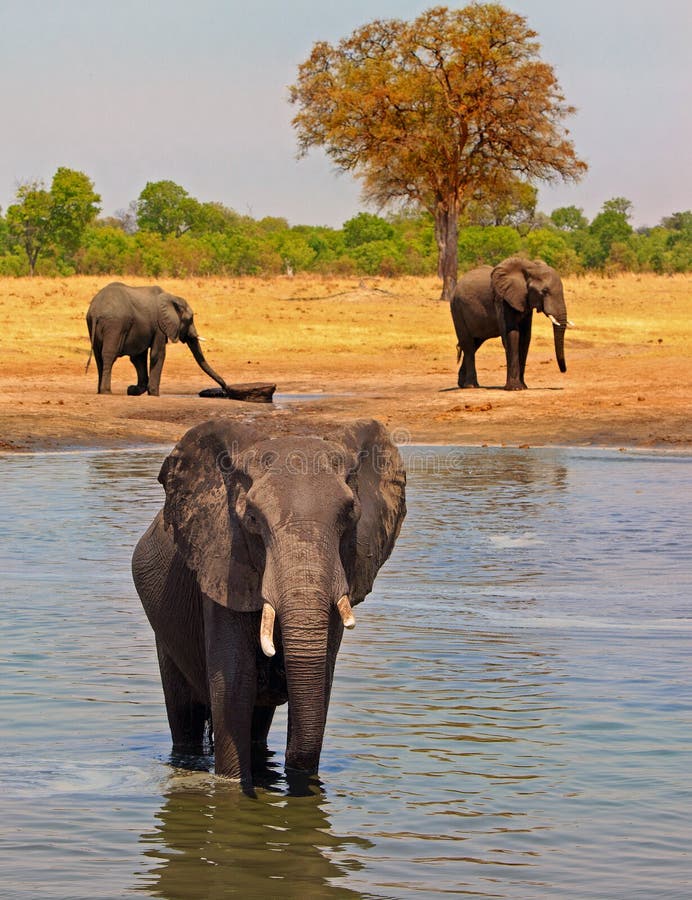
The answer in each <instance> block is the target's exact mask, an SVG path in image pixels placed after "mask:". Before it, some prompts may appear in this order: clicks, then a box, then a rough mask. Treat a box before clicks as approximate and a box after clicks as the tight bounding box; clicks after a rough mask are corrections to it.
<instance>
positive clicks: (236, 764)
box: [132, 420, 406, 788]
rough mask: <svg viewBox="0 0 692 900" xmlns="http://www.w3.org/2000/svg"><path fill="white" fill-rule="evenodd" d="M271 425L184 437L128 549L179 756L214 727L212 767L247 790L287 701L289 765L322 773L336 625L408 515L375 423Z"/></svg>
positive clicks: (349, 623) (209, 426) (395, 464)
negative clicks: (157, 503)
mask: <svg viewBox="0 0 692 900" xmlns="http://www.w3.org/2000/svg"><path fill="white" fill-rule="evenodd" d="M274 427H276V426H273V425H272V424H271V423H269V424H264V425H261V426H249V425H241V424H239V423H237V422H235V421H231V420H214V421H211V422H206V423H204V424H202V425H199V426H197V427H195V428H192V429H191V430H190V431H188V432H187V434H186V435H185V436H184V437H183V438H182V439H181V440H180V442H179V443H178V444H177V446H176V447H175V448H174V450H173V451H172V452H171V454H170V455H169V456H168V458H167V459H166V460H165V462H164V463H163V466H162V468H161V473H160V475H159V481H160V482H161V483H162V485H163V486H164V489H165V492H166V499H165V503H164V507H163V510H162V511H161V512H159V514H158V515H157V516H156V518H155V519H154V521H153V522H152V524H151V526H150V527H149V529H148V530H147V531H146V533H145V534H144V535H143V537H142V538H141V539H140V541H139V543H138V544H137V547H136V549H135V552H134V555H133V558H132V572H133V577H134V582H135V586H136V588H137V592H138V593H139V596H140V598H141V601H142V605H143V606H144V610H145V612H146V614H147V617H148V618H149V622H150V624H151V626H152V628H153V630H154V634H155V636H156V647H157V652H158V660H159V668H160V672H161V681H162V684H163V691H164V696H165V700H166V709H167V713H168V722H169V726H170V729H171V735H172V739H173V747H174V750H175V751H176V752H188V753H199V752H201V751H202V746H203V740H204V734H205V728H206V726H207V725H208V723H211V727H212V730H213V745H214V754H215V769H216V772H217V774H220V775H225V776H227V777H229V778H233V779H237V780H239V781H240V782H241V784H242V785H243V786H244V787H245V788H250V787H251V784H252V774H251V773H252V762H253V757H255V758H257V757H259V756H261V755H262V754H263V753H265V754H266V743H267V735H268V732H269V727H270V725H271V722H272V717H273V715H274V711H275V709H276V707H277V705H279V704H282V703H286V702H288V743H287V747H286V768H287V770H288V771H292V772H300V773H314V772H316V771H317V767H318V763H319V758H320V753H321V749H322V741H323V737H324V730H325V723H326V718H327V708H328V706H329V697H330V692H331V686H332V678H333V675H334V666H335V662H336V656H337V652H338V650H339V646H340V643H341V638H342V634H343V630H344V627H346V628H352V627H353V625H354V624H355V619H354V615H353V611H352V607H353V606H355V605H356V604H358V603H360V602H361V601H362V600H363V599H364V598H365V596H366V595H367V594H368V593H369V592H370V591H371V590H372V586H373V582H374V580H375V576H376V574H377V572H378V570H379V568H380V566H381V565H382V564H383V563H384V562H385V560H386V559H387V558H388V556H389V555H390V553H391V551H392V549H393V547H394V542H395V540H396V538H397V535H398V533H399V529H400V528H401V524H402V521H403V519H404V515H405V511H406V504H405V481H406V476H405V472H404V467H403V463H402V461H401V457H400V456H399V452H398V450H397V448H396V447H395V445H394V444H393V443H392V441H391V439H390V437H389V436H388V434H387V432H386V431H385V429H384V427H383V426H382V425H381V424H380V423H379V422H376V421H374V420H372V421H366V422H356V423H353V424H351V425H346V426H338V427H337V426H332V427H331V428H327V427H326V426H323V427H322V429H321V431H320V432H319V433H315V428H314V426H311V431H310V432H309V433H307V434H305V433H289V434H274V433H273V432H272V430H271V429H272V428H274Z"/></svg>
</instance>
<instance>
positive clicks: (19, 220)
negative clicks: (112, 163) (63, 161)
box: [7, 167, 101, 275]
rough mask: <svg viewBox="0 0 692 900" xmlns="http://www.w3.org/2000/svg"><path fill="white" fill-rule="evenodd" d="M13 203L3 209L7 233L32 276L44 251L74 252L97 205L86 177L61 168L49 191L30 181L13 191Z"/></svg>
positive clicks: (89, 180) (97, 202) (95, 211)
mask: <svg viewBox="0 0 692 900" xmlns="http://www.w3.org/2000/svg"><path fill="white" fill-rule="evenodd" d="M15 199H16V202H15V203H13V204H12V205H11V206H9V207H8V209H7V226H8V231H9V233H10V234H11V235H12V236H13V237H14V239H15V240H16V241H17V242H18V243H19V245H20V246H21V247H22V248H23V250H24V252H25V253H26V256H27V260H28V262H29V271H30V273H31V274H32V275H33V274H34V272H35V270H36V263H37V261H38V258H39V256H40V255H41V254H42V253H44V252H46V251H47V250H48V249H52V250H56V248H58V247H59V248H60V251H61V252H62V253H63V254H67V255H70V254H74V253H75V252H76V251H77V249H78V248H79V246H80V243H81V239H82V236H83V234H84V231H85V229H86V228H87V226H88V225H89V223H90V222H93V220H94V219H95V218H96V216H97V215H98V212H99V209H100V207H99V203H100V202H101V197H100V196H99V195H98V194H97V193H96V192H95V191H94V185H93V183H92V182H91V179H90V178H89V177H88V176H87V175H85V174H84V173H83V172H77V171H76V170H74V169H67V168H64V167H61V168H59V169H58V170H57V171H56V173H55V175H54V176H53V181H52V183H51V188H50V191H47V190H46V189H45V187H44V185H43V182H41V181H30V182H27V183H25V184H22V185H20V186H19V187H18V188H17V192H16V198H15Z"/></svg>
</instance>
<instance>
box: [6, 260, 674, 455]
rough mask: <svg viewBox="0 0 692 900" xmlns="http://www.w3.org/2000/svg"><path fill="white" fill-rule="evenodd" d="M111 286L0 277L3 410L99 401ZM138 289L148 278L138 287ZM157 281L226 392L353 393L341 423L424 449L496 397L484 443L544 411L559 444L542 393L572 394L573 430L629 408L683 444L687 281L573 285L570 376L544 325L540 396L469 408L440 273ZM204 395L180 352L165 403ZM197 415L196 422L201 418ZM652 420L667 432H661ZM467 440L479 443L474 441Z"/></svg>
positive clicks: (577, 281)
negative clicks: (96, 345)
mask: <svg viewBox="0 0 692 900" xmlns="http://www.w3.org/2000/svg"><path fill="white" fill-rule="evenodd" d="M109 280H111V279H108V278H96V277H76V278H70V279H43V278H35V279H0V320H1V321H2V329H3V346H4V352H3V354H2V357H1V358H0V390H2V391H3V392H4V393H5V395H6V399H7V401H8V402H9V403H10V404H12V403H14V401H15V400H16V398H17V397H19V396H20V395H21V394H24V396H25V399H24V400H23V401H21V405H22V406H24V407H25V406H26V405H27V404H28V403H29V398H30V397H31V396H34V392H35V389H36V388H39V389H40V390H47V391H49V392H50V391H56V392H62V393H61V394H60V396H61V398H62V399H63V400H64V401H65V403H67V402H68V400H69V398H70V397H74V396H79V397H86V396H89V397H90V398H92V397H93V393H94V390H95V382H96V372H95V369H94V367H93V366H92V369H91V371H90V372H89V374H88V375H87V376H84V365H85V363H86V360H87V357H88V354H89V341H88V335H87V329H86V324H85V319H84V315H85V312H86V309H87V307H88V304H89V301H90V300H91V298H92V297H93V295H94V294H95V293H96V292H97V291H98V290H99V289H100V288H101V287H103V286H104V285H105V284H106V283H108V281H109ZM132 283H139V284H145V283H151V282H150V281H143V280H136V279H135V280H132ZM161 284H162V286H163V287H165V288H166V289H167V290H169V291H171V292H173V293H176V294H179V295H181V296H183V297H185V298H186V299H187V300H188V301H189V302H190V304H191V305H192V307H193V309H194V310H195V314H196V315H195V318H196V322H197V327H198V329H199V331H200V333H201V334H203V335H204V336H205V337H206V338H207V340H208V342H207V343H206V344H205V347H204V349H205V354H206V356H207V358H208V360H209V362H210V363H211V365H212V366H213V367H214V368H215V369H216V370H217V371H219V372H220V373H221V374H222V375H223V376H224V377H225V378H226V380H227V381H229V382H242V381H276V382H277V383H278V384H279V390H281V391H284V392H290V391H297V390H303V391H312V390H324V391H328V392H338V391H340V392H347V393H351V394H353V396H354V397H356V395H357V398H358V402H356V401H355V400H354V402H353V403H351V404H349V403H346V402H345V401H344V403H342V407H344V409H345V412H347V413H350V412H353V413H354V414H357V415H362V414H376V415H379V416H381V417H385V418H386V419H387V420H388V421H396V422H398V423H402V424H403V425H404V426H405V427H407V428H408V429H409V430H410V431H411V433H412V434H413V435H414V436H415V437H418V438H419V439H426V440H433V439H440V440H447V439H449V438H450V437H454V436H455V433H456V432H455V431H454V427H456V431H457V432H458V431H459V426H460V425H461V424H464V425H467V424H469V423H468V422H467V421H466V419H468V416H466V417H465V416H464V415H460V414H459V410H462V411H468V410H466V407H467V404H468V405H470V406H471V407H474V406H477V407H478V408H479V409H480V407H484V406H487V403H488V402H490V404H491V412H490V413H489V414H486V416H485V419H486V421H487V422H489V421H491V420H492V422H493V423H494V424H495V425H497V426H498V428H499V429H500V430H499V431H498V433H497V434H495V433H494V432H492V429H490V432H489V436H488V439H489V440H492V441H498V440H500V441H501V440H506V439H507V438H505V437H503V435H504V433H505V432H503V431H502V428H504V429H505V431H506V430H507V428H510V429H512V431H511V434H512V435H514V434H515V433H517V429H518V428H519V430H520V426H521V423H522V421H524V420H525V419H531V417H533V418H534V419H535V418H536V417H539V418H540V416H541V415H543V416H544V418H545V421H544V422H543V424H542V425H541V426H540V428H539V437H538V440H536V439H535V438H534V440H535V442H545V441H546V440H548V441H550V440H551V437H550V434H549V425H550V421H551V419H553V418H555V416H558V418H559V417H560V416H562V415H563V411H562V410H561V409H558V408H556V406H555V398H554V397H551V396H549V395H546V394H545V391H554V390H555V389H556V388H558V387H559V389H560V392H561V393H562V394H563V395H564V396H562V397H560V402H561V403H565V402H567V403H568V404H569V405H570V407H571V408H570V412H571V415H572V418H573V419H574V418H582V419H583V418H584V417H589V416H591V418H593V419H594V422H596V419H598V415H597V414H596V412H595V411H596V409H597V407H600V408H602V412H603V415H604V416H605V410H606V409H607V408H610V409H611V418H613V420H615V421H617V420H618V417H619V418H620V419H622V423H623V426H622V427H623V428H624V427H625V418H626V417H625V415H624V412H625V411H627V410H629V409H630V406H631V405H632V404H634V407H633V408H632V409H631V410H630V412H631V415H630V418H629V419H627V421H628V422H629V421H630V420H631V424H630V425H628V426H627V427H629V428H630V429H632V428H635V427H636V425H637V422H640V423H641V422H646V423H647V425H646V428H645V431H646V433H642V435H641V440H640V441H637V440H635V442H642V443H646V442H649V443H651V442H653V443H657V442H670V441H676V442H680V441H681V442H682V443H685V441H686V440H687V439H688V438H687V437H685V436H684V435H683V436H682V437H679V436H678V437H676V434H674V433H673V432H674V431H675V432H679V431H680V427H679V424H678V419H675V421H674V422H672V423H668V425H666V424H665V421H664V420H665V418H666V415H668V414H670V415H673V414H675V415H676V416H680V415H681V414H682V411H683V407H684V405H685V404H686V402H687V391H686V385H687V384H688V383H689V379H690V374H692V371H691V365H692V363H691V362H690V359H689V350H688V348H689V339H690V316H689V313H690V309H691V307H692V279H690V278H689V277H687V276H675V277H659V276H654V275H629V274H628V275H622V276H619V277H617V278H614V279H603V278H599V277H594V276H586V277H583V278H570V279H567V280H566V282H565V293H566V298H567V306H568V311H569V316H570V318H571V319H572V320H573V321H574V322H575V323H576V324H577V328H576V329H575V330H573V331H570V332H568V335H567V340H566V354H567V363H568V374H567V376H564V377H563V376H560V375H559V373H558V372H557V367H556V366H555V364H554V361H553V351H552V330H551V327H550V325H549V324H548V322H547V320H544V319H543V317H539V318H538V320H537V322H536V325H535V327H534V336H533V341H532V349H531V353H530V356H529V363H528V366H527V381H528V383H529V385H530V387H532V388H539V389H540V388H543V389H544V391H529V392H528V394H527V393H524V394H523V395H522V399H521V400H520V399H518V398H517V397H516V396H514V397H513V396H512V395H508V394H506V393H504V392H502V393H500V392H495V391H493V392H482V393H483V396H482V397H479V396H478V395H477V394H475V395H474V396H473V398H471V397H470V395H469V392H464V393H463V394H462V393H456V394H445V393H440V391H441V390H443V389H445V388H452V387H454V385H455V384H456V372H455V343H456V340H455V336H454V332H453V328H452V324H451V318H450V315H449V310H448V308H447V305H446V304H444V303H441V302H440V301H439V299H438V297H439V283H438V281H437V279H434V278H400V279H394V280H389V279H384V278H366V279H363V280H359V279H358V278H323V277H319V276H296V277H294V278H289V277H279V278H272V279H262V278H242V279H197V278H194V279H186V280H176V279H165V280H162V281H161ZM478 367H479V378H480V381H481V384H485V385H498V384H501V383H502V379H503V367H504V354H503V351H502V347H501V344H500V342H499V341H494V342H490V343H489V344H487V345H486V346H484V347H483V349H482V350H481V351H480V353H479V357H478ZM132 374H133V372H132V367H131V366H130V363H129V362H128V361H127V360H122V361H119V362H118V363H117V364H116V366H115V368H114V378H113V388H114V392H115V393H116V394H118V395H122V394H123V393H124V391H125V387H126V385H127V384H129V383H130V381H131V380H132V377H131V376H132ZM206 386H207V383H206V381H205V379H204V376H202V375H201V373H200V372H199V370H198V368H197V366H196V365H195V363H194V361H193V359H192V357H191V355H190V354H189V353H188V352H187V350H186V348H184V347H182V346H171V347H170V348H169V352H168V356H167V360H166V365H165V368H164V373H163V379H162V392H163V394H164V395H166V394H169V395H171V394H174V393H180V392H188V393H190V392H191V390H192V389H194V390H198V389H199V388H200V387H206ZM682 386H685V390H684V392H683V390H682ZM471 393H472V394H473V392H471ZM641 397H643V398H644V399H638V398H641ZM467 398H469V399H467ZM49 399H50V398H49ZM94 400H95V398H94ZM102 400H103V398H99V401H98V402H99V403H100V404H101V405H100V406H97V407H95V409H97V410H101V411H104V414H105V410H106V409H111V406H108V407H107V406H106V405H105V404H104V403H103V402H102ZM163 400H164V398H163V397H162V398H161V401H162V402H160V403H159V405H158V406H157V407H156V410H157V413H156V415H158V416H160V415H163V413H162V410H164V409H167V408H168V407H167V406H166V404H165V403H164V402H163ZM471 400H473V402H470V401H471ZM452 401H453V402H452ZM37 402H38V399H37ZM45 402H48V401H44V403H45ZM56 402H57V401H56ZM125 403H126V404H129V405H123V407H122V410H120V408H118V412H117V416H119V417H120V418H122V417H123V416H124V417H125V418H128V419H129V418H130V416H131V415H132V414H134V411H135V410H136V409H141V408H142V404H141V402H140V405H139V406H137V400H134V398H126V400H125ZM637 404H639V405H638V406H637ZM68 405H69V404H68ZM347 407H348V408H347ZM209 408H210V407H206V408H205V411H206V410H207V409H209ZM227 408H228V407H227ZM244 408H247V407H244ZM113 409H114V407H113ZM513 410H516V411H517V418H516V419H515V418H513V416H512V411H513ZM333 412H334V410H332V413H333ZM23 413H26V409H24V410H18V409H16V408H15V409H14V410H13V414H14V417H13V419H12V423H13V424H12V427H11V428H10V431H12V428H14V429H15V432H16V429H17V428H18V423H21V415H22V414H23ZM644 413H645V414H644ZM115 414H116V413H115V412H114V415H115ZM171 415H173V413H171ZM565 415H566V414H565ZM599 415H600V413H599ZM198 416H199V413H197V412H196V411H195V413H194V417H195V418H196V417H198ZM594 417H595V418H594ZM49 418H50V417H46V416H43V419H45V420H46V421H45V427H44V425H42V422H43V419H42V418H41V417H40V416H38V415H37V416H35V417H34V419H33V421H32V429H33V432H40V431H41V430H42V429H43V430H44V431H45V430H46V429H48V430H50V428H51V427H52V426H51V424H50V422H49ZM657 419H658V420H660V423H661V429H662V431H663V432H665V434H663V433H660V434H659V433H656V429H653V430H652V427H653V426H652V423H655V422H656V420H657ZM5 424H6V423H5ZM597 424H598V427H597V428H596V429H595V431H594V433H593V434H592V435H591V437H590V439H592V440H593V439H595V437H594V435H596V436H599V437H600V438H601V442H606V443H608V442H611V441H613V442H618V441H620V440H621V436H622V431H621V430H618V429H617V428H615V429H614V431H613V434H612V436H610V437H609V435H608V432H607V427H606V422H605V420H604V421H603V422H601V421H599V422H598V423H597ZM80 427H86V425H84V424H83V425H80ZM177 427H178V428H179V425H178V426H177ZM536 427H537V426H536ZM92 430H94V429H92ZM126 430H127V429H125V431H126ZM535 431H536V428H534V433H535ZM33 432H32V433H33ZM61 433H62V432H61ZM44 436H45V435H44ZM125 436H126V435H125ZM461 437H467V438H468V439H471V438H475V439H476V440H479V439H480V440H483V439H484V436H483V433H481V432H478V431H477V430H476V431H473V433H472V434H470V435H467V436H465V435H461ZM635 437H636V436H635ZM25 440H26V437H25Z"/></svg>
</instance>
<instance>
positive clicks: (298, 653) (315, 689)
mask: <svg viewBox="0 0 692 900" xmlns="http://www.w3.org/2000/svg"><path fill="white" fill-rule="evenodd" d="M302 527H303V528H305V527H307V526H306V524H305V523H303V526H302ZM338 546H339V544H338V540H337V536H336V535H334V536H333V541H332V540H330V537H329V535H327V534H325V533H324V530H322V532H321V534H320V533H318V529H317V528H316V527H315V533H314V534H313V533H312V532H311V531H310V532H308V533H306V534H296V533H293V534H287V533H286V532H284V533H283V534H282V535H281V536H275V537H274V540H273V541H272V544H271V546H270V547H269V548H268V550H267V556H266V564H265V570H264V577H263V580H262V595H263V597H264V598H265V604H264V610H263V613H262V624H261V626H260V644H261V647H262V650H263V651H264V653H265V654H267V655H268V656H271V655H272V651H273V649H274V633H273V632H274V612H275V614H276V618H278V629H277V633H279V634H280V636H281V642H282V647H283V658H284V667H285V671H286V685H287V688H288V742H287V746H286V767H287V768H288V769H292V770H295V771H300V772H307V773H314V772H316V771H317V768H318V766H319V761H320V753H321V751H322V740H323V738H324V728H325V723H326V720H327V709H328V707H329V696H330V693H331V687H332V677H333V674H334V666H335V663H336V655H337V652H338V649H339V645H340V644H341V637H342V635H343V631H344V626H346V627H348V628H352V627H353V625H354V624H355V619H354V617H353V612H352V610H351V607H350V604H349V601H348V597H347V596H345V595H346V592H347V590H348V587H347V582H346V575H345V573H344V570H343V566H342V564H341V560H340V557H339V553H338ZM316 547H320V548H321V549H320V550H316Z"/></svg>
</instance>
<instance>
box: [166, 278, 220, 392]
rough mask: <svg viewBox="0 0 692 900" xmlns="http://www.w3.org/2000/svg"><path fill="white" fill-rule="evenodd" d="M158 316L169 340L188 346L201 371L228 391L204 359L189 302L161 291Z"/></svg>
mask: <svg viewBox="0 0 692 900" xmlns="http://www.w3.org/2000/svg"><path fill="white" fill-rule="evenodd" d="M157 314H158V325H159V328H160V329H161V331H163V332H164V334H165V335H166V337H167V338H168V340H169V341H172V342H173V343H176V341H181V342H182V343H183V344H187V345H188V347H189V348H190V352H191V353H192V355H193V356H194V358H195V362H196V363H197V365H198V366H199V367H200V369H202V371H203V372H205V373H206V374H207V375H208V376H209V377H210V378H212V379H213V380H214V381H215V382H216V383H217V384H219V385H220V386H221V387H222V388H223V389H224V390H227V389H228V388H227V385H226V382H225V381H224V380H223V378H222V377H221V376H220V375H218V374H217V373H216V372H215V371H214V370H213V369H212V367H211V366H210V365H209V363H208V362H207V361H206V359H205V358H204V354H203V353H202V348H201V347H200V340H201V338H200V336H199V334H198V333H197V329H196V328H195V322H194V313H193V312H192V307H191V306H190V304H189V303H188V302H187V300H183V298H182V297H176V296H175V295H174V294H169V293H167V292H166V291H161V293H160V294H159V296H158V310H157Z"/></svg>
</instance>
